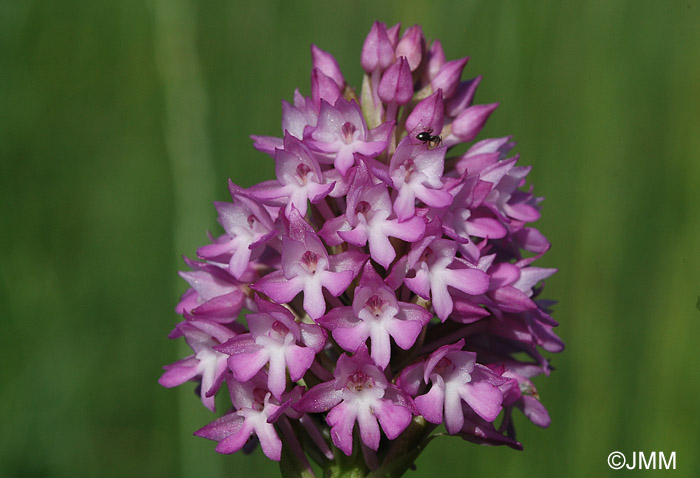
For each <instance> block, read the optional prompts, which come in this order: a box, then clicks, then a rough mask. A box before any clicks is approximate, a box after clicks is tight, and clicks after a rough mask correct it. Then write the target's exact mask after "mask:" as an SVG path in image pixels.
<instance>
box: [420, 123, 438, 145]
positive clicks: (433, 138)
mask: <svg viewBox="0 0 700 478" xmlns="http://www.w3.org/2000/svg"><path fill="white" fill-rule="evenodd" d="M416 139H417V140H418V141H422V142H423V144H427V145H428V148H435V147H436V146H439V145H440V143H442V136H439V135H436V134H435V135H434V134H433V130H432V128H431V129H429V130H426V131H421V132H420V133H418V134H417V135H416Z"/></svg>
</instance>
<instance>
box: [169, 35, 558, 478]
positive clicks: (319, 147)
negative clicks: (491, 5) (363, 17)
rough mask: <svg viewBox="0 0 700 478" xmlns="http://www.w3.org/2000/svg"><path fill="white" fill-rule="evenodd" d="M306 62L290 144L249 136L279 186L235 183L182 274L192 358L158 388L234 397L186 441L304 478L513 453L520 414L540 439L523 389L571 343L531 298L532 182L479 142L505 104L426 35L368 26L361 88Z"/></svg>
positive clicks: (531, 397)
mask: <svg viewBox="0 0 700 478" xmlns="http://www.w3.org/2000/svg"><path fill="white" fill-rule="evenodd" d="M311 53H312V63H313V68H312V74H311V95H310V97H305V96H303V95H302V94H301V93H300V92H299V91H298V90H297V91H296V92H295V93H294V100H293V102H292V103H287V102H283V104H282V129H283V131H282V135H281V137H267V136H253V137H252V138H253V140H254V147H255V148H256V149H258V150H259V151H261V152H263V153H265V154H268V155H269V156H270V157H271V161H274V164H275V173H276V178H275V179H273V180H270V181H265V182H263V183H260V184H256V185H254V186H252V187H250V188H247V189H244V188H241V187H239V186H237V185H236V184H234V183H233V182H230V192H231V201H230V202H217V203H215V206H216V209H217V211H218V214H219V222H220V224H221V226H222V228H223V230H224V232H223V234H221V235H220V236H218V237H215V236H211V237H210V241H211V243H210V244H207V245H204V246H202V247H200V248H199V249H198V250H197V256H198V260H190V259H186V263H187V265H188V266H189V267H190V269H191V270H190V271H187V272H182V273H181V276H182V277H183V278H184V279H185V280H186V281H187V282H188V283H189V285H190V286H191V287H190V289H188V290H187V291H186V292H185V294H184V295H183V296H182V299H181V301H180V303H179V304H178V305H177V307H176V311H177V312H178V314H181V315H182V317H183V321H182V322H180V323H178V324H177V325H176V326H175V330H174V331H173V332H172V333H171V335H170V337H171V338H178V337H184V339H185V341H186V342H187V344H188V345H189V346H190V347H191V348H192V352H193V353H192V355H190V356H188V357H185V358H183V359H181V360H179V361H177V362H175V363H174V364H171V365H168V366H166V367H165V368H166V371H165V373H164V374H163V375H162V377H161V379H160V383H161V385H163V386H166V387H173V386H176V385H180V384H182V383H184V382H186V381H195V382H198V383H199V384H200V385H199V388H198V393H199V394H200V397H201V400H202V403H203V404H204V405H205V406H206V407H207V408H209V409H211V410H212V411H214V397H215V395H216V394H217V393H218V392H219V391H220V389H221V388H222V385H223V384H224V383H226V386H227V388H228V391H229V394H230V397H231V408H230V410H229V411H228V412H227V413H226V414H225V415H223V416H222V417H220V418H218V419H216V420H215V421H214V422H212V423H211V424H209V425H206V426H204V427H203V428H201V429H200V430H198V431H197V432H196V433H195V434H196V435H197V436H201V437H205V438H209V439H211V440H215V441H217V442H219V443H218V446H217V451H219V452H221V453H233V452H235V451H238V450H241V449H248V448H250V446H251V445H254V444H255V443H258V442H259V443H260V445H261V448H262V451H263V453H265V455H266V456H267V457H269V458H270V459H273V460H278V461H279V460H283V461H284V457H285V456H292V457H294V458H293V459H292V460H291V461H290V463H293V465H289V464H288V465H287V466H296V467H298V468H300V469H302V470H304V471H306V472H308V473H312V468H311V465H310V462H309V458H311V459H313V460H315V461H316V462H318V464H319V465H320V466H321V467H323V468H324V469H328V468H329V467H330V466H339V465H338V464H339V463H341V462H342V463H345V464H347V463H355V464H356V466H357V468H359V469H363V470H365V471H370V470H393V471H392V472H391V473H393V475H392V476H396V470H400V469H405V468H407V467H408V466H410V465H411V463H412V461H413V459H415V456H413V455H410V457H409V458H406V457H405V456H403V455H405V454H406V453H408V454H410V453H414V452H415V450H416V449H422V447H423V446H424V445H425V444H426V443H427V441H428V440H429V439H430V436H431V433H432V432H433V431H434V430H435V428H436V427H438V426H439V425H440V424H444V426H445V428H446V430H447V433H448V434H450V435H455V436H459V437H461V438H463V439H465V440H467V441H471V442H475V443H481V444H488V445H507V446H510V447H513V448H516V449H521V448H522V445H521V444H520V443H519V442H518V441H517V440H516V438H515V432H514V426H513V421H512V413H513V410H514V409H516V408H517V409H519V410H521V411H522V412H523V413H524V414H525V416H526V417H527V418H529V419H530V420H531V421H532V422H533V423H534V424H535V425H538V426H541V427H546V426H548V425H549V421H550V420H549V415H548V414H547V411H546V409H545V408H544V406H543V405H542V403H541V402H540V400H539V395H538V393H537V390H536V389H535V386H534V384H533V382H532V381H531V379H532V378H533V377H535V376H537V375H548V374H549V372H550V367H549V362H548V360H547V359H546V358H545V357H544V356H543V355H542V350H544V351H547V352H550V353H556V352H560V351H561V350H563V347H564V345H563V343H562V341H561V340H560V339H559V338H558V337H557V336H556V334H555V333H554V332H553V328H554V327H555V326H556V325H557V323H556V322H555V321H554V320H553V319H552V317H551V316H550V315H549V313H550V310H549V308H550V306H551V305H552V304H553V302H552V301H548V300H543V299H540V298H538V297H539V294H540V293H541V291H542V289H543V281H544V280H545V279H547V278H548V277H549V276H551V275H552V274H553V273H554V272H555V269H549V268H542V267H536V266H534V265H533V263H534V262H535V261H537V260H538V259H539V258H540V257H541V256H542V255H543V254H545V253H546V252H547V250H548V249H549V242H548V241H547V239H546V238H545V237H544V236H543V235H542V234H541V233H540V232H539V231H538V230H537V229H535V228H533V227H531V226H529V225H528V224H529V223H532V222H534V221H536V220H537V219H539V216H540V210H539V209H540V208H539V204H540V202H541V198H539V197H536V196H534V195H533V194H532V192H531V190H532V189H531V188H527V189H526V188H525V186H526V178H527V175H528V173H529V171H530V168H529V167H524V166H519V165H517V164H516V163H517V161H518V157H517V156H509V153H510V151H511V150H512V148H513V146H514V143H513V142H512V141H511V140H510V138H509V137H503V138H496V139H483V140H480V141H477V142H475V143H473V141H474V140H475V139H476V138H477V136H478V134H479V133H480V131H481V129H482V128H483V126H484V124H485V122H486V120H487V119H488V117H489V116H490V114H491V113H492V112H493V111H494V110H495V109H496V107H497V104H495V103H492V104H473V101H474V98H475V91H476V88H477V87H478V85H479V83H480V81H481V77H475V78H471V79H467V80H462V78H461V77H462V73H463V70H464V68H465V66H466V64H467V58H462V59H458V60H453V61H447V60H446V58H445V54H444V52H443V49H442V46H441V44H440V43H439V42H438V41H434V42H432V43H429V42H427V41H426V39H425V37H424V36H423V32H422V30H421V28H420V27H419V26H413V27H410V28H408V29H407V30H406V31H405V32H403V34H401V29H400V25H395V26H393V27H390V28H389V27H387V26H386V25H384V24H383V23H380V22H375V23H374V25H372V28H371V30H370V33H369V35H368V36H367V38H366V40H365V42H364V45H363V47H362V55H361V65H362V69H363V70H364V72H365V75H364V79H363V82H362V86H361V89H360V91H359V92H358V91H357V90H355V89H353V88H352V87H351V86H350V85H348V84H346V82H345V76H344V75H343V74H342V72H341V71H340V68H339V67H338V63H337V61H336V60H335V58H333V56H332V55H331V54H329V53H327V52H325V51H323V50H321V49H320V48H318V47H316V46H312V48H311ZM465 143H466V147H465V148H463V149H462V150H461V151H464V152H462V153H454V151H455V149H454V146H456V145H460V144H465ZM338 453H342V454H344V455H348V456H351V457H360V458H359V459H358V460H359V461H357V460H356V461H352V460H351V461H348V460H347V459H344V460H340V461H339V460H338ZM402 454H403V455H402ZM357 463H361V464H360V465H357ZM398 463H400V464H401V465H398ZM402 467H403V468H402Z"/></svg>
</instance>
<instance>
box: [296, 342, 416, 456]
mask: <svg viewBox="0 0 700 478" xmlns="http://www.w3.org/2000/svg"><path fill="white" fill-rule="evenodd" d="M334 377H335V379H334V380H332V381H330V382H325V383H322V384H319V385H316V386H315V387H313V388H312V389H311V390H309V391H308V392H307V393H306V394H305V395H304V396H303V397H302V399H301V401H299V402H298V403H297V404H296V405H295V408H296V409H297V410H299V411H300V412H308V413H320V412H328V411H329V413H328V416H327V418H326V421H327V422H328V424H329V425H330V426H331V439H332V440H333V444H334V445H335V446H337V447H338V448H340V450H342V451H343V453H345V454H346V455H350V454H352V430H353V428H354V426H355V422H357V424H358V426H359V429H360V437H361V439H362V442H363V443H364V444H365V445H366V446H368V447H369V448H371V449H373V450H377V448H379V440H380V432H379V424H381V427H382V429H383V430H384V433H385V434H386V436H387V437H388V438H389V439H390V440H393V439H394V438H396V437H397V436H399V434H400V433H401V432H402V431H404V430H405V429H406V427H407V426H408V424H409V422H410V421H411V417H412V416H413V413H412V408H413V407H412V404H411V400H410V398H408V397H407V396H406V395H405V394H404V393H403V392H402V391H401V390H399V389H398V388H396V387H395V386H394V385H391V384H390V383H389V382H388V381H387V379H386V377H385V376H384V374H383V373H382V371H381V370H380V369H379V368H378V367H377V366H376V365H375V364H374V362H373V361H372V359H371V358H370V357H369V355H368V354H367V348H366V347H364V346H361V347H360V348H359V349H358V350H357V352H356V353H355V354H354V355H353V356H352V357H348V356H347V355H341V357H340V358H339V359H338V365H337V366H336V369H335V372H334ZM377 420H378V421H379V423H377Z"/></svg>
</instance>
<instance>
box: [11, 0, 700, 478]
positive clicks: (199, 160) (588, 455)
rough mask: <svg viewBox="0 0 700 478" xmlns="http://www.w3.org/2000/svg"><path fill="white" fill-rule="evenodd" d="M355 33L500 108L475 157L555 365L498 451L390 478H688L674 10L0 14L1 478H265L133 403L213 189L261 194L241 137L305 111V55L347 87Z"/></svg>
mask: <svg viewBox="0 0 700 478" xmlns="http://www.w3.org/2000/svg"><path fill="white" fill-rule="evenodd" d="M375 19H379V20H382V21H385V22H387V23H389V24H393V23H395V22H397V21H401V22H402V24H403V25H404V26H409V25H412V24H414V23H421V24H422V25H423V29H424V32H425V34H426V36H427V37H428V38H439V39H441V40H442V42H443V45H444V47H445V51H446V54H447V56H448V58H449V59H454V58H457V57H462V56H470V57H471V60H470V62H469V64H468V66H467V69H466V73H465V75H466V77H472V76H476V75H478V74H482V75H483V76H484V79H483V81H482V85H481V87H480V89H479V91H478V93H477V101H478V102H481V103H489V102H494V101H498V102H500V103H501V106H500V107H499V108H498V110H497V111H496V112H495V113H494V115H493V116H492V117H491V119H490V121H489V124H488V126H487V128H486V130H485V131H484V134H482V136H481V137H482V138H484V137H489V136H503V135H507V134H512V135H513V136H514V138H515V140H516V141H517V142H518V146H517V151H518V152H519V153H521V155H522V156H521V158H522V159H521V164H529V165H533V167H534V168H533V170H532V173H531V174H530V179H531V182H532V183H533V184H534V185H535V192H536V193H537V194H538V195H542V196H545V197H546V201H545V202H544V209H543V216H542V220H541V221H540V222H539V227H540V229H541V230H542V231H543V232H544V233H545V234H546V235H547V236H548V238H549V239H550V240H551V242H552V245H553V246H552V250H551V252H550V253H548V254H547V255H546V257H545V258H543V259H542V260H541V261H540V265H542V266H548V267H558V268H559V273H558V274H556V275H555V276H554V277H553V278H552V279H550V280H549V281H548V283H547V287H546V290H545V292H546V293H545V296H546V297H551V298H555V299H557V300H559V304H558V305H557V306H556V309H555V314H554V317H555V318H556V319H558V320H559V321H560V323H561V326H560V327H559V329H558V333H559V334H560V335H561V337H562V338H563V339H564V341H565V342H566V344H567V349H566V351H565V352H564V353H563V354H561V355H559V356H554V357H552V358H553V365H554V366H555V367H556V371H555V372H554V373H553V374H552V375H551V377H549V378H544V377H540V378H539V379H538V380H537V381H536V385H537V386H538V388H539V391H540V395H541V398H542V400H543V402H544V403H545V405H546V406H547V407H548V409H549V411H550V414H551V416H552V425H551V427H550V428H549V429H547V430H542V429H539V428H537V427H535V426H534V425H531V424H530V423H529V422H527V421H526V420H525V419H524V417H523V416H522V415H519V416H518V417H517V419H518V420H517V422H516V423H517V424H518V432H519V435H518V438H519V439H520V440H521V441H522V442H523V443H524V445H525V451H524V452H517V451H514V450H511V449H507V448H488V447H477V446H475V445H472V444H468V443H465V442H462V441H461V440H459V439H457V438H440V439H437V440H436V441H434V442H433V443H432V444H431V446H430V447H429V448H428V451H427V452H425V453H424V454H423V455H422V456H421V457H420V459H419V460H418V462H417V465H418V470H417V471H416V472H410V473H409V475H407V476H412V477H432V476H457V477H467V476H479V477H497V476H498V477H520V476H543V477H544V476H547V477H549V476H552V477H555V476H556V477H559V476H571V477H589V476H593V475H596V476H616V473H624V472H622V471H619V472H614V471H611V470H610V469H609V468H608V466H607V463H606V460H607V456H608V454H609V453H610V452H612V451H614V450H620V451H622V452H624V453H630V454H631V453H632V452H633V451H644V452H647V453H649V452H652V451H663V452H665V453H666V454H667V455H668V454H669V453H670V452H672V451H675V452H676V454H677V470H675V471H673V472H668V476H678V477H680V476H685V477H690V476H699V473H700V453H698V451H697V448H698V445H700V411H699V410H698V409H699V407H698V397H699V396H700V381H699V380H698V377H699V376H700V373H698V368H699V366H698V359H700V354H699V353H698V351H699V347H698V344H697V343H698V332H699V329H700V311H698V309H696V302H698V300H699V296H700V280H699V279H698V276H699V271H700V252H699V251H700V217H699V211H700V207H699V204H700V2H698V1H697V0H692V1H689V0H686V1H652V0H649V1H617V0H597V1H590V2H564V1H519V2H518V1H511V2H491V1H467V0H460V1H456V0H444V1H427V0H419V1H416V0H410V1H409V0H394V1H386V2H380V1H353V2H320V1H315V2H312V1H298V2H291V1H284V0H277V1H275V0H260V1H256V2H245V3H244V2H236V1H232V0H218V1H204V0H203V1H195V0H153V1H146V0H113V1H105V0H84V1H78V0H64V1H61V2H58V1H50V0H47V1H33V0H0V155H1V156H0V160H1V162H0V198H1V207H2V209H1V211H2V213H1V216H0V245H1V249H0V250H1V251H2V265H0V306H1V309H0V317H1V321H2V322H1V324H2V329H1V330H0V350H1V357H2V365H1V366H0V378H1V381H0V383H1V384H2V385H0V420H1V421H0V430H2V431H1V433H0V476H7V477H34V476H36V477H41V476H46V477H83V476H86V477H91V476H101V477H124V476H169V477H170V476H174V477H178V476H181V477H202V476H207V477H224V476H227V477H232V476H276V475H277V473H278V469H277V466H276V464H275V463H272V462H268V461H267V460H266V459H265V458H264V457H263V456H262V454H261V453H260V451H257V452H256V453H255V454H254V455H253V456H250V457H246V456H242V455H233V456H221V455H217V454H216V453H215V452H214V444H213V443H212V442H209V441H207V440H203V439H200V438H195V437H193V436H192V432H193V431H194V430H195V429H197V428H199V427H201V426H203V425H204V424H206V423H208V422H209V421H211V420H212V418H213V417H212V415H211V414H210V413H209V412H208V411H206V410H205V409H204V408H203V407H202V406H201V405H200V404H199V403H198V400H197V398H196V397H195V396H194V394H193V393H192V387H190V386H186V387H181V388H182V390H180V389H170V390H168V389H163V388H161V387H159V386H158V385H157V383H156V380H157V378H158V377H159V375H160V373H161V366H162V365H163V364H166V363H170V362H173V361H175V360H176V359H177V358H179V357H181V356H183V354H184V350H183V348H182V346H181V345H180V346H178V344H177V343H175V342H173V341H169V340H168V339H167V338H166V335H167V333H168V332H169V331H170V329H171V328H172V326H173V325H174V323H175V322H176V320H177V316H176V315H175V314H174V312H173V307H174V305H175V303H176V301H177V298H178V296H179V294H180V293H181V292H182V291H183V290H184V281H182V280H180V279H179V278H178V276H177V274H176V271H177V270H179V269H182V268H183V264H182V262H181V258H180V256H181V255H182V254H186V255H189V256H192V255H194V251H195V248H196V246H197V245H201V244H204V243H205V242H206V231H207V229H213V230H217V231H218V229H217V226H216V222H215V210H214V208H213V206H212V201H214V200H226V199H227V188H226V184H227V179H228V178H229V177H230V178H233V179H234V181H236V182H237V183H239V184H241V185H244V186H248V185H251V184H253V183H254V182H257V181H261V180H264V179H268V178H271V176H272V174H273V164H272V161H271V160H270V159H269V158H267V157H266V156H264V155H262V154H261V153H258V152H256V151H255V150H253V148H252V146H251V141H250V140H249V138H248V135H249V134H268V135H279V134H280V116H281V111H280V100H281V99H283V98H285V99H288V100H289V99H291V97H292V92H293V90H294V88H296V87H299V88H300V89H301V91H302V92H304V93H306V94H308V92H309V75H310V63H311V62H310V55H309V45H310V44H311V43H315V44H317V45H319V46H320V47H321V48H323V49H325V50H327V51H330V52H332V53H333V54H334V55H336V57H337V58H338V61H339V63H340V65H341V68H342V69H343V71H344V73H345V76H346V79H347V80H348V81H349V82H350V83H353V84H355V85H359V82H360V80H361V69H360V66H359V54H360V49H361V46H362V42H363V39H364V36H365V35H366V33H367V32H368V31H369V28H370V25H371V22H372V21H374V20H375ZM628 473H629V472H628ZM637 473H639V472H637ZM650 473H652V472H650ZM664 474H665V472H661V471H657V472H654V476H658V475H664Z"/></svg>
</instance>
